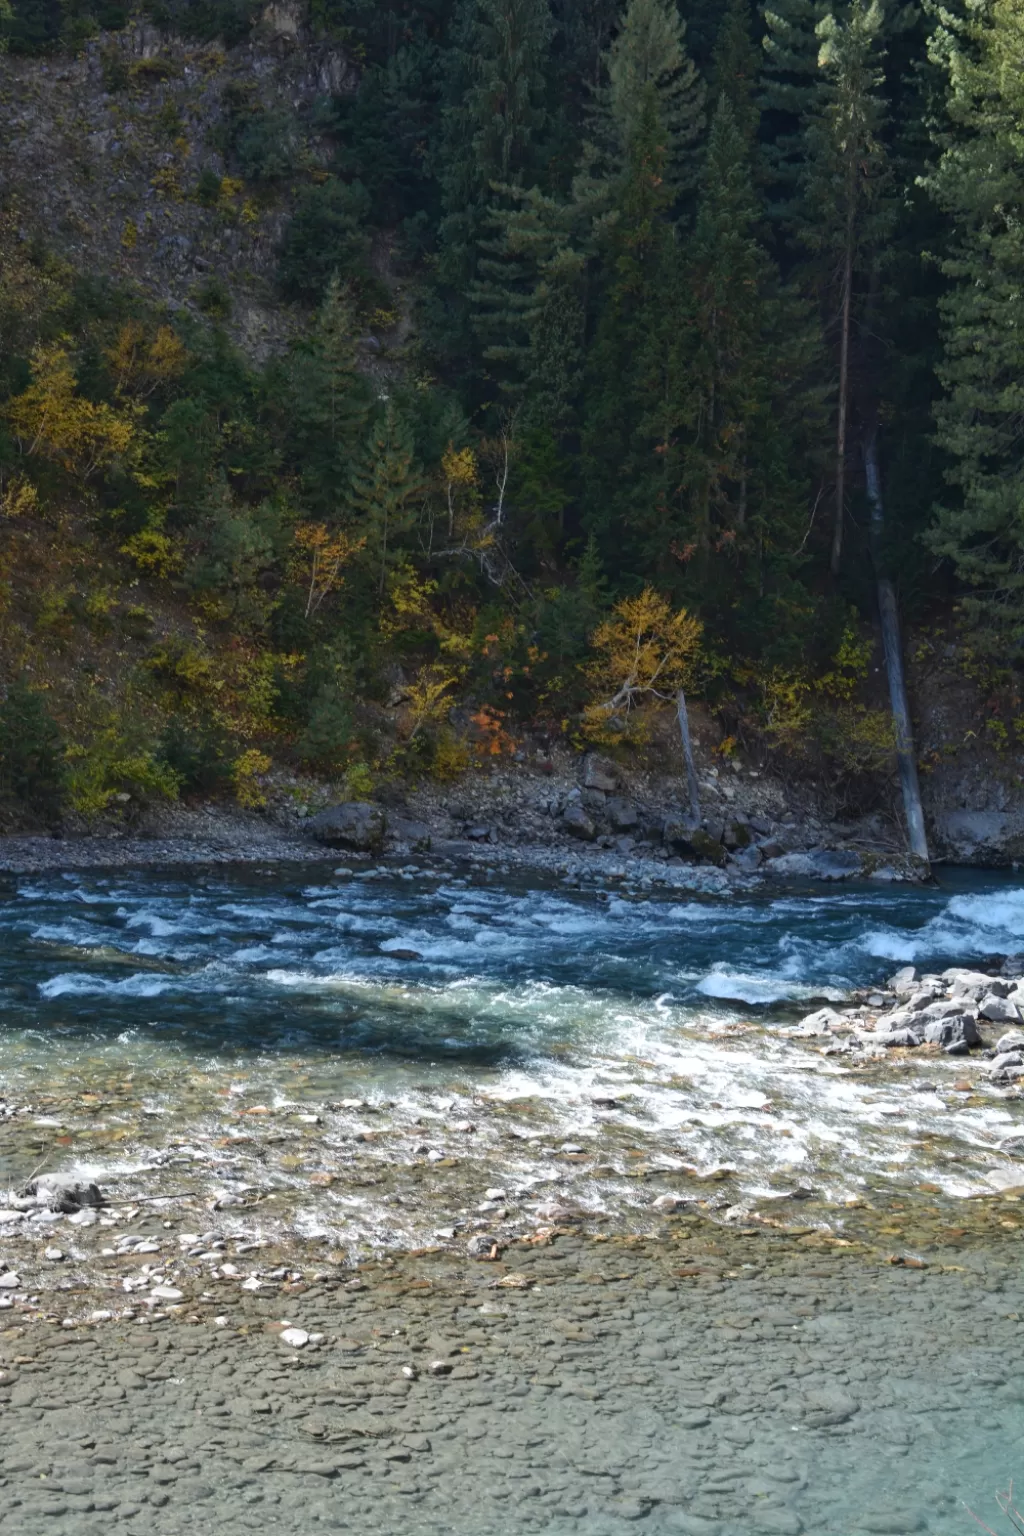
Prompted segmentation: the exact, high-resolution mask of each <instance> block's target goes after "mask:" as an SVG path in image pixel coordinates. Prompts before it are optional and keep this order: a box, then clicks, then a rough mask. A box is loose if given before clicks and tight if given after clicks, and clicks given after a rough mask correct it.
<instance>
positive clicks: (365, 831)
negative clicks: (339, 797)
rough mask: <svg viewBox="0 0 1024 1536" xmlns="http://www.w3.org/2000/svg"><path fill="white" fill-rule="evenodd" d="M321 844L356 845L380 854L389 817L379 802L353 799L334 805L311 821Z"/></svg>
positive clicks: (349, 846)
mask: <svg viewBox="0 0 1024 1536" xmlns="http://www.w3.org/2000/svg"><path fill="white" fill-rule="evenodd" d="M306 825H307V826H308V828H309V830H310V832H312V834H313V836H314V837H315V838H316V840H317V842H318V843H325V844H326V845H327V847H328V848H352V849H354V850H355V851H356V852H357V853H376V852H377V850H378V849H379V848H380V847H381V845H382V843H383V842H384V833H385V832H386V831H387V817H386V816H385V815H384V812H383V811H382V810H381V808H380V806H379V805H371V804H370V803H369V801H366V800H353V801H350V802H349V803H348V804H347V805H332V806H331V807H330V809H329V810H326V811H321V812H320V814H319V815H318V816H313V817H312V818H311V819H310V820H309V821H308V822H307V823H306Z"/></svg>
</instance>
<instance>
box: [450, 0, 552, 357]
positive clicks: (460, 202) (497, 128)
mask: <svg viewBox="0 0 1024 1536" xmlns="http://www.w3.org/2000/svg"><path fill="white" fill-rule="evenodd" d="M551 36H552V22H551V13H550V10H549V6H548V0H461V3H460V6H459V9H458V11H457V13H456V19H455V23H454V26H453V46H452V48H451V49H450V60H449V67H448V76H447V81H446V92H445V95H446V105H445V106H444V108H443V111H442V126H441V137H440V143H439V147H438V154H437V161H438V177H439V180H440V184H441V197H442V205H443V217H442V220H441V225H440V230H439V241H440V256H439V267H438V273H439V277H440V279H441V281H442V284H443V285H444V286H445V287H446V288H447V290H448V294H449V298H450V303H449V307H448V314H447V319H446V322H445V324H446V327H447V328H448V329H449V330H451V328H452V327H453V326H454V328H455V330H456V332H457V342H456V345H455V346H453V347H450V350H452V351H455V352H457V351H458V350H459V346H460V345H461V348H462V350H463V351H465V350H466V349H468V348H469V347H470V345H471V342H470V336H469V334H468V319H469V308H468V304H467V295H468V292H469V289H470V286H471V284H472V283H473V281H474V279H475V278H476V276H477V267H478V259H479V252H480V244H481V241H483V240H486V239H487V238H488V237H489V236H490V235H491V233H492V230H491V228H490V227H489V226H491V225H492V224H493V212H494V210H495V209H497V208H500V207H501V206H503V204H504V203H505V202H506V200H507V194H505V193H503V191H502V189H503V188H507V187H518V186H524V185H531V184H533V182H534V180H535V177H534V176H533V174H532V173H533V169H534V167H533V161H534V159H535V157H536V156H537V152H538V148H539V139H540V134H541V131H542V129H543V127H544V124H545V120H546V109H545V93H546V71H547V55H548V49H549V45H550V42H551Z"/></svg>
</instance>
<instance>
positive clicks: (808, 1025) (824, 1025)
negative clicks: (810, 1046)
mask: <svg viewBox="0 0 1024 1536" xmlns="http://www.w3.org/2000/svg"><path fill="white" fill-rule="evenodd" d="M797 1027H798V1029H799V1031H800V1033H801V1034H806V1035H808V1036H811V1035H827V1034H828V1033H829V1031H830V1030H833V1029H849V1027H850V1021H849V1019H847V1018H844V1016H843V1015H842V1014H841V1013H837V1012H836V1010H835V1008H819V1009H818V1011H817V1013H809V1014H808V1015H807V1017H806V1018H805V1019H801V1020H800V1023H799V1025H798V1026H797Z"/></svg>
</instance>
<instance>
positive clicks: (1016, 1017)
mask: <svg viewBox="0 0 1024 1536" xmlns="http://www.w3.org/2000/svg"><path fill="white" fill-rule="evenodd" d="M978 1012H979V1014H980V1015H981V1017H982V1018H983V1019H988V1020H990V1022H991V1023H993V1024H1020V1023H1021V1022H1022V1020H1021V1013H1020V1009H1019V1008H1018V1007H1017V1005H1016V1003H1011V1002H1010V1000H1009V998H1006V997H997V996H996V994H995V993H994V992H990V993H988V995H987V996H985V997H983V998H982V999H981V1001H980V1002H979V1004H978Z"/></svg>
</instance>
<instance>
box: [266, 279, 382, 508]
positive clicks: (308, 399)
mask: <svg viewBox="0 0 1024 1536" xmlns="http://www.w3.org/2000/svg"><path fill="white" fill-rule="evenodd" d="M356 335H357V327H356V308H355V303H354V300H353V298H352V295H351V293H350V291H349V290H348V289H347V288H346V287H345V286H344V285H343V284H342V283H341V282H340V280H339V279H338V278H336V277H335V278H332V279H331V281H330V283H329V284H328V288H327V294H326V296H325V298H324V301H323V303H322V304H321V306H320V308H319V310H318V311H317V315H316V319H315V321H314V324H313V326H312V329H311V331H310V334H309V336H308V337H307V338H306V339H305V341H304V342H303V343H301V344H300V345H299V346H298V347H297V348H296V350H295V352H294V354H293V356H292V357H291V358H290V359H289V367H288V372H287V381H286V392H285V398H286V399H287V402H288V431H289V435H290V448H291V454H292V457H293V460H294V462H295V463H296V465H297V466H298V471H299V476H300V483H301V486H302V490H303V494H304V497H305V499H306V500H307V501H308V502H309V504H310V506H311V508H312V510H313V511H315V512H316V513H317V515H318V516H321V517H328V518H331V517H336V516H337V515H338V514H339V512H340V510H341V508H342V507H343V505H344V494H343V488H344V487H345V486H346V485H347V483H348V480H349V477H350V475H351V472H352V466H353V463H354V462H355V459H356V457H357V455H358V453H359V452H360V450H361V448H362V445H363V439H364V437H365V434H366V423H367V419H368V417H369V414H370V391H369V386H368V383H367V380H366V378H365V376H364V375H363V374H362V373H360V371H359V365H358V353H357V348H356Z"/></svg>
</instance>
